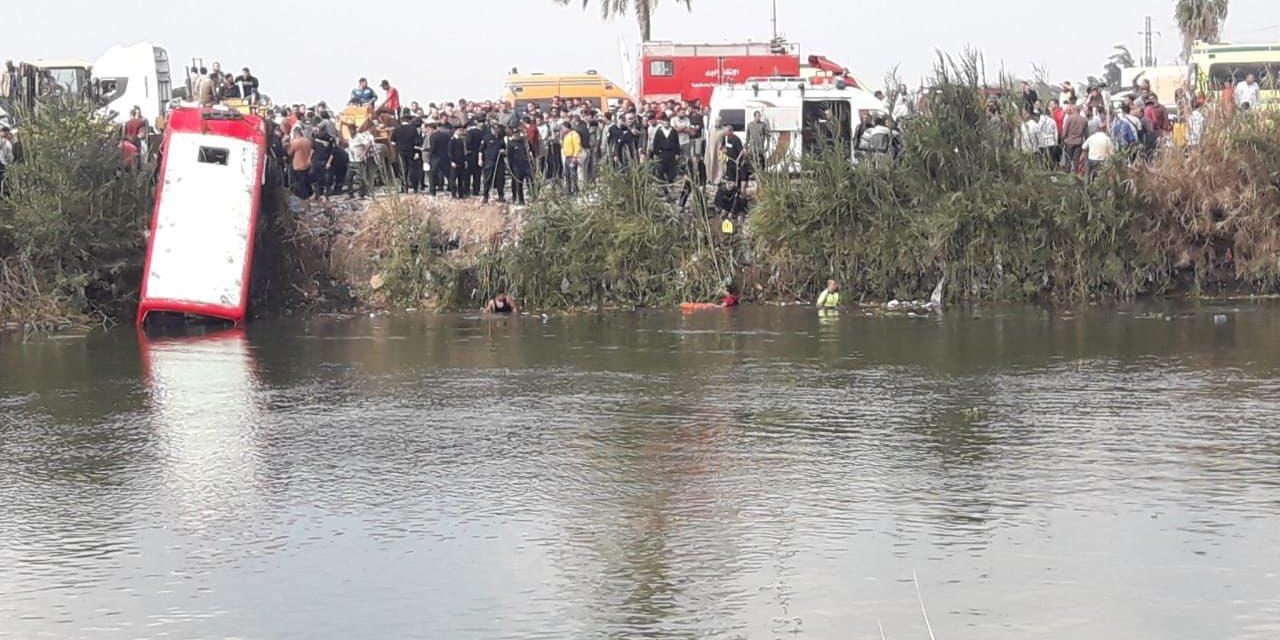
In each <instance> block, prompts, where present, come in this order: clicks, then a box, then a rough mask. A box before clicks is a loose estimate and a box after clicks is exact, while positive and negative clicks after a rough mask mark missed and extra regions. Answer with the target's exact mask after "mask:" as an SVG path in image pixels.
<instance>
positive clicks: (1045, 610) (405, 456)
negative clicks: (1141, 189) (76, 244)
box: [0, 307, 1280, 640]
mask: <svg viewBox="0 0 1280 640" xmlns="http://www.w3.org/2000/svg"><path fill="white" fill-rule="evenodd" d="M1167 315H1169V314H1164V313H1158V314H1156V315H1154V316H1153V315H1151V314H1149V313H1148V312H1145V311H1140V310H1138V311H1128V310H1125V311H1123V312H1113V311H1098V312H1088V311H1084V312H1075V313H1073V314H1071V315H1070V316H1069V317H1068V316H1067V315H1066V314H1063V313H1062V312H1053V311H1047V310H1043V309H984V310H981V311H978V312H968V311H965V310H952V311H949V312H948V314H947V315H946V316H945V317H944V318H942V319H937V318H933V319H890V318H867V317H863V316H856V315H845V316H840V317H838V318H834V319H833V318H826V319H824V318H821V317H819V316H817V314H815V313H814V312H813V310H811V309H740V310H736V311H732V312H715V313H707V314H692V315H689V316H681V315H679V314H662V313H656V314H655V313H636V314H617V315H608V316H595V315H591V316H582V317H562V318H553V319H550V320H549V321H548V322H546V323H543V322H541V321H537V320H534V321H530V320H529V319H525V320H523V321H508V320H497V321H495V320H492V319H484V318H479V317H475V316H472V315H466V316H428V317H421V316H411V317H396V316H390V317H387V316H379V317H373V318H370V317H367V316H364V317H351V318H343V317H321V318H312V319H309V320H306V321H301V322H281V323H260V324H258V325H255V326H254V327H252V328H251V330H250V331H249V333H248V334H247V335H244V334H236V333H232V334H220V335H214V336H205V337H200V338H198V339H176V340H175V339H169V338H161V339H155V340H149V341H145V342H143V343H141V345H139V344H138V343H135V342H134V339H135V338H134V336H133V335H131V334H124V335H121V334H118V333H112V334H105V335H100V336H97V337H94V338H92V339H89V340H85V341H81V342H66V341H63V342H57V343H46V344H39V345H31V346H29V347H28V346H23V347H21V348H8V347H7V346H5V347H0V432H2V433H0V435H3V437H0V516H2V517H0V637H2V636H4V634H6V633H9V634H11V635H12V636H13V637H15V638H23V639H25V638H43V637H56V638H95V639H96V638H107V639H108V640H115V639H116V638H133V637H153V636H163V635H168V636H170V637H223V636H251V637H272V638H277V637H278V638H294V637H296V638H310V637H318V636H324V637H370V636H374V637H430V638H463V639H470V638H476V639H482V638H483V639H488V638H495V637H501V638H520V639H522V640H523V639H532V638H548V639H551V638H554V639H559V638H578V637H593V638H594V637H616V638H633V637H640V638H671V637H675V638H740V637H746V638H773V637H782V636H787V635H793V636H795V637H808V638H843V637H865V638H874V637H879V632H878V625H879V624H883V626H884V628H885V631H886V633H887V634H888V636H889V637H900V638H922V637H927V634H926V632H925V630H924V627H923V623H922V621H921V619H920V616H919V605H918V604H917V602H916V599H915V589H914V586H913V584H912V582H911V575H912V573H913V571H914V572H917V573H918V575H919V576H920V583H921V587H922V590H923V592H924V594H925V597H926V599H927V601H928V606H929V611H930V614H931V617H932V619H933V624H934V627H935V630H936V631H937V632H938V637H945V638H948V639H950V640H956V639H961V640H968V639H973V640H978V639H982V640H1005V639H1009V640H1012V639H1013V638H1025V637H1033V636H1034V637H1050V638H1065V637H1232V638H1249V639H1251V638H1272V637H1276V635H1277V633H1280V627H1278V626H1277V625H1278V623H1277V620H1280V598H1277V597H1276V595H1275V594H1277V593H1280V555H1277V551H1276V549H1280V515H1278V514H1280V494H1278V493H1277V491H1276V489H1277V488H1280V473H1277V469H1280V432H1278V431H1277V430H1276V429H1275V425H1276V424H1277V422H1278V421H1280V375H1277V374H1280V337H1278V336H1280V310H1276V309H1268V308H1266V307H1257V308H1250V309H1243V310H1240V311H1238V312H1233V313H1232V316H1231V320H1230V322H1229V323H1228V324H1227V325H1225V326H1220V325H1215V324H1214V323H1213V322H1212V321H1211V320H1210V319H1209V318H1208V317H1204V315H1203V314H1199V313H1193V314H1192V315H1190V316H1182V315H1178V314H1172V315H1169V319H1166V316H1167ZM14 371H23V372H25V374H26V375H22V376H14V375H13V374H12V373H11V372H14Z"/></svg>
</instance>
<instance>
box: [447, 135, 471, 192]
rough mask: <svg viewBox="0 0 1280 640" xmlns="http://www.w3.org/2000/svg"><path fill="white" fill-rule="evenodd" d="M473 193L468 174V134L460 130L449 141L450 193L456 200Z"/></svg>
mask: <svg viewBox="0 0 1280 640" xmlns="http://www.w3.org/2000/svg"><path fill="white" fill-rule="evenodd" d="M469 191H471V175H470V174H469V173H468V172H467V140H466V132H464V131H462V130H461V129H459V130H458V131H456V132H454V134H453V137H452V138H450V139H449V192H450V195H452V196H453V197H454V199H455V200H460V199H462V198H465V197H467V192H469Z"/></svg>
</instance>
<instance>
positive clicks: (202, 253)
mask: <svg viewBox="0 0 1280 640" xmlns="http://www.w3.org/2000/svg"><path fill="white" fill-rule="evenodd" d="M266 148H267V137H266V131H265V129H264V127H263V124H262V121H261V120H259V119H258V118H257V117H256V116H252V115H244V114H242V113H239V112H237V111H233V110H230V109H225V108H213V109H207V108H206V109H198V108H179V109H176V110H174V111H173V112H172V113H171V114H170V116H169V126H168V127H167V128H166V129H165V133H164V146H163V147H162V152H161V153H162V156H163V162H162V164H161V166H160V175H159V184H158V186H157V187H156V207H155V212H154V214H153V215H152V219H151V237H150V240H149V242H148V244H147V261H146V266H145V268H144V271H143V275H142V298H141V300H140V302H139V304H138V324H139V326H141V325H144V324H145V323H146V321H147V317H148V316H149V315H150V314H153V313H160V312H163V313H168V314H172V315H177V316H181V317H183V318H189V317H192V316H194V317H198V318H214V319H219V320H225V321H228V322H231V323H234V324H237V325H238V324H240V323H241V322H243V321H244V319H245V316H246V313H247V310H248V306H249V277H250V268H251V266H252V262H253V244H254V238H255V233H256V230H257V224H258V211H259V207H260V202H261V199H262V184H263V180H264V177H265V167H266V163H265V156H266Z"/></svg>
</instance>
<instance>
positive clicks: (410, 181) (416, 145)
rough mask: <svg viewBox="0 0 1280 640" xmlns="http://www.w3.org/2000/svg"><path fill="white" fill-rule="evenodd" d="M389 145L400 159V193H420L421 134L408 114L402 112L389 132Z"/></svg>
mask: <svg viewBox="0 0 1280 640" xmlns="http://www.w3.org/2000/svg"><path fill="white" fill-rule="evenodd" d="M391 144H392V146H394V147H395V149H396V156H397V157H399V158H400V193H408V192H409V189H413V192H414V193H419V192H421V191H422V149H421V147H422V134H421V133H419V132H418V127H417V126H415V125H414V123H413V119H412V117H411V116H410V114H409V113H408V112H407V111H406V112H402V113H401V116H400V124H399V126H397V127H396V128H395V129H393V130H392V131H391Z"/></svg>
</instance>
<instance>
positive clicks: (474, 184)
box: [464, 120, 484, 196]
mask: <svg viewBox="0 0 1280 640" xmlns="http://www.w3.org/2000/svg"><path fill="white" fill-rule="evenodd" d="M482 144H484V127H482V126H480V121H478V120H472V121H471V126H470V127H467V164H466V167H465V175H466V181H465V182H464V184H466V185H467V189H466V190H467V191H470V192H471V195H473V196H478V195H480V184H481V183H482V182H483V180H482V173H483V172H482V171H481V166H482V165H481V162H480V146H481V145H482Z"/></svg>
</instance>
